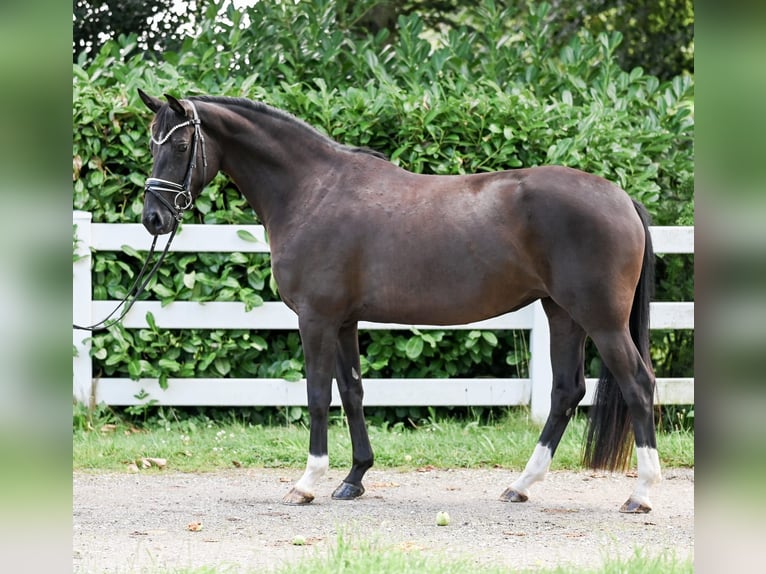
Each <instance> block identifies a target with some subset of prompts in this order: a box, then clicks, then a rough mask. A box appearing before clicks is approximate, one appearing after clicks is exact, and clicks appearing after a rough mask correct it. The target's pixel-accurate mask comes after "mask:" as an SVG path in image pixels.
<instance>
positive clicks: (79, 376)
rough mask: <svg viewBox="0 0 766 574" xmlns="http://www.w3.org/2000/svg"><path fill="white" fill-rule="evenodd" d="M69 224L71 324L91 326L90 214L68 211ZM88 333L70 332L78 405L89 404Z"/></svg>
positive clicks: (91, 378)
mask: <svg viewBox="0 0 766 574" xmlns="http://www.w3.org/2000/svg"><path fill="white" fill-rule="evenodd" d="M72 223H73V225H76V226H77V227H76V228H75V229H74V234H75V238H76V240H77V243H76V245H75V249H74V255H76V256H78V257H79V258H80V259H78V260H77V261H75V262H74V263H73V264H72V275H73V277H72V322H74V323H77V324H78V325H92V324H93V317H92V314H91V309H92V307H93V305H92V304H91V299H92V298H93V289H92V285H91V281H92V280H91V274H90V267H91V255H90V246H91V229H90V224H91V214H90V213H88V212H85V211H74V212H72ZM89 338H90V333H89V332H88V331H80V330H78V329H72V344H73V345H74V349H75V356H74V359H73V361H72V394H73V396H74V398H75V400H77V401H78V402H80V403H84V404H86V405H87V404H89V403H90V399H91V391H92V386H93V365H92V363H91V359H90V340H89Z"/></svg>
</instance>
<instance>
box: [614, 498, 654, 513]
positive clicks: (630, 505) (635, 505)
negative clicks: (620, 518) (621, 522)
mask: <svg viewBox="0 0 766 574" xmlns="http://www.w3.org/2000/svg"><path fill="white" fill-rule="evenodd" d="M651 510H652V507H651V506H649V505H648V504H644V503H642V502H638V501H636V500H633V499H632V498H629V499H628V500H626V501H625V504H623V505H622V506H621V507H620V512H624V513H626V514H646V513H647V512H650V511H651Z"/></svg>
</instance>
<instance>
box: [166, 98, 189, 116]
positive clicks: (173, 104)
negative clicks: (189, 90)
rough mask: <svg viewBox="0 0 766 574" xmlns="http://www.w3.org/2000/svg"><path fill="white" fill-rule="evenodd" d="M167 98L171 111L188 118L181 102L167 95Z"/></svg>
mask: <svg viewBox="0 0 766 574" xmlns="http://www.w3.org/2000/svg"><path fill="white" fill-rule="evenodd" d="M165 98H167V100H168V105H169V106H170V109H171V110H173V111H174V112H176V113H177V114H180V115H182V116H184V117H186V110H185V109H184V107H183V106H182V105H181V102H179V101H178V100H177V99H175V98H174V97H173V96H171V95H170V94H165Z"/></svg>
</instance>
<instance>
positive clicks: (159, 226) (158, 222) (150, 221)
mask: <svg viewBox="0 0 766 574" xmlns="http://www.w3.org/2000/svg"><path fill="white" fill-rule="evenodd" d="M174 221H175V220H174V219H173V218H172V217H171V216H170V214H169V213H164V210H158V209H144V214H143V216H142V217H141V223H143V224H144V227H145V228H146V230H147V231H148V232H149V233H151V234H152V235H165V234H166V233H170V232H171V231H172V230H173V223H174Z"/></svg>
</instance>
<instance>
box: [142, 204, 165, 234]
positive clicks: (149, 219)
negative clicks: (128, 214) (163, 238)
mask: <svg viewBox="0 0 766 574" xmlns="http://www.w3.org/2000/svg"><path fill="white" fill-rule="evenodd" d="M142 220H143V223H144V227H146V229H147V230H148V231H149V232H150V233H157V231H158V230H159V228H160V227H161V226H162V218H161V217H160V214H159V213H157V212H156V211H154V210H152V211H149V212H146V213H144V216H143V218H142Z"/></svg>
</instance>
